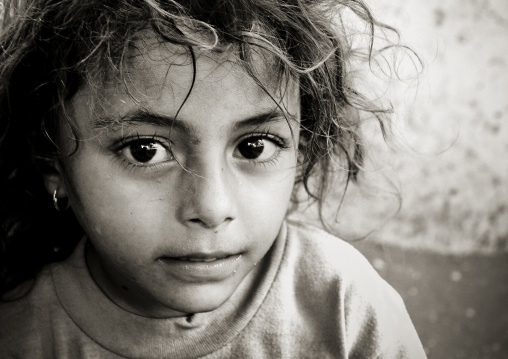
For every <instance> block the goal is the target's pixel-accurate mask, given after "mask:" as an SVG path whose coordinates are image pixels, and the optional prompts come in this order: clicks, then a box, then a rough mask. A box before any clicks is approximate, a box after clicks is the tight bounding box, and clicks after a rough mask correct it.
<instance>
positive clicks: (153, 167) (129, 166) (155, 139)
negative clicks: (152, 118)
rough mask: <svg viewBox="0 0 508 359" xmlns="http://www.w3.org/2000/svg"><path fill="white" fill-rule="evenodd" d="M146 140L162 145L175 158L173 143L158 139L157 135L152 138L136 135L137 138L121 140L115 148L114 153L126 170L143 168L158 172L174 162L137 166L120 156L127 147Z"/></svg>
mask: <svg viewBox="0 0 508 359" xmlns="http://www.w3.org/2000/svg"><path fill="white" fill-rule="evenodd" d="M144 140H148V141H152V142H154V143H158V144H160V145H161V146H162V147H164V148H165V149H166V150H167V151H168V152H169V153H170V154H171V156H172V157H173V158H174V157H175V156H174V155H173V151H172V150H171V143H170V142H169V141H168V140H161V139H158V137H157V136H156V135H155V134H154V135H152V136H141V135H139V133H136V135H135V136H132V137H127V138H125V137H123V138H121V139H120V140H119V141H118V143H117V144H116V145H115V146H114V147H113V152H114V153H115V155H116V156H117V157H118V159H120V160H121V162H122V165H123V166H124V167H125V169H138V168H143V169H150V170H153V171H155V172H156V171H158V170H159V169H161V168H162V167H164V166H165V165H167V164H168V163H169V162H172V161H164V162H160V163H153V164H137V163H132V162H130V161H129V160H127V159H126V158H124V157H123V156H122V155H120V154H119V153H120V151H122V150H123V149H124V148H126V147H127V146H130V145H133V144H135V143H136V142H139V141H144Z"/></svg>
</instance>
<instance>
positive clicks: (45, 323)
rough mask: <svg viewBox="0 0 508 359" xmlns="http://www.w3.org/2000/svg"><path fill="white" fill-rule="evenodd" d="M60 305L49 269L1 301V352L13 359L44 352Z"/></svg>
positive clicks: (43, 270)
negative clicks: (17, 356) (46, 338)
mask: <svg viewBox="0 0 508 359" xmlns="http://www.w3.org/2000/svg"><path fill="white" fill-rule="evenodd" d="M57 302H58V300H57V298H56V296H55V292H54V288H53V282H52V279H51V271H50V268H49V267H45V268H43V269H42V270H41V272H40V273H39V274H38V275H37V278H36V279H35V281H33V282H27V283H24V284H22V285H21V286H19V287H18V288H16V289H14V290H13V291H11V292H10V293H8V294H7V295H6V296H5V297H4V298H3V300H2V301H0V353H1V354H2V355H3V356H6V357H9V355H11V354H13V353H18V354H22V355H25V354H27V355H28V353H26V352H24V351H25V350H26V351H28V350H31V352H32V353H36V352H37V351H40V350H41V349H42V348H40V347H39V345H40V344H41V339H42V338H45V337H46V336H47V335H48V333H51V329H50V327H49V323H50V321H51V313H52V312H53V308H55V306H57Z"/></svg>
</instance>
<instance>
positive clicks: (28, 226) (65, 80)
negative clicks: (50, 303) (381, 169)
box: [0, 0, 396, 295]
mask: <svg viewBox="0 0 508 359" xmlns="http://www.w3.org/2000/svg"><path fill="white" fill-rule="evenodd" d="M346 13H347V14H349V15H352V16H353V17H355V18H356V19H357V20H359V21H362V22H363V23H364V24H365V25H366V29H367V30H366V31H365V32H364V33H363V35H364V36H366V38H367V39H368V41H367V47H366V49H365V51H363V50H359V49H355V48H354V47H353V44H352V41H351V40H350V39H349V37H348V36H347V25H346V24H347V23H348V22H347V19H346ZM0 16H1V17H0V20H3V21H2V22H3V28H2V29H1V30H0V31H1V33H0V48H1V51H0V181H1V186H0V246H1V247H0V263H1V265H0V295H1V294H3V293H5V292H7V291H8V290H10V289H12V288H14V287H15V286H16V285H17V284H19V283H21V282H22V281H25V280H27V279H30V278H33V277H34V276H35V274H36V273H37V272H38V270H39V269H40V268H41V267H42V266H43V265H45V264H47V263H50V262H53V261H58V260H62V259H64V258H66V257H67V256H68V255H69V253H70V252H71V251H72V249H73V248H74V246H75V244H76V243H77V242H78V240H79V238H80V236H81V234H82V230H81V228H80V226H79V224H78V223H77V221H76V219H75V218H74V215H73V214H72V211H67V212H56V211H54V210H53V208H52V204H51V201H50V199H49V196H48V194H47V192H46V190H45V188H44V185H43V180H42V178H43V177H42V176H43V174H45V173H50V172H51V171H53V169H52V166H51V165H50V164H51V163H52V161H54V160H55V159H58V158H59V157H60V156H61V155H62V154H61V153H60V152H59V149H58V146H57V145H56V144H55V141H54V140H53V139H54V138H55V135H56V131H57V128H58V124H59V123H60V121H70V120H69V119H68V118H67V116H65V103H66V101H68V100H69V99H70V98H72V97H73V96H74V95H75V94H76V92H77V91H78V90H79V89H80V88H82V86H84V85H88V86H91V87H92V88H99V87H100V85H101V84H102V83H103V82H104V81H106V80H107V79H108V78H109V77H110V76H112V75H113V76H120V78H121V77H122V76H123V69H124V68H126V66H127V65H128V64H127V61H128V57H129V56H128V55H129V52H130V51H132V48H133V47H135V46H136V45H135V44H136V41H138V40H139V36H140V35H139V34H140V33H141V32H142V31H146V30H151V31H153V32H154V33H155V34H156V35H157V36H158V37H159V40H160V41H166V42H170V43H173V44H178V45H182V46H185V47H188V48H193V47H197V48H200V49H202V50H208V51H227V50H228V49H232V48H234V49H235V54H236V55H237V57H238V61H239V63H240V64H241V65H242V66H243V67H244V69H245V70H246V71H247V72H248V73H249V74H250V76H252V77H253V78H254V79H255V80H256V81H258V83H259V84H260V86H262V84H261V83H260V82H259V80H258V79H257V77H256V73H255V71H254V67H253V65H252V63H253V61H252V60H253V57H252V52H253V51H256V49H260V48H261V49H263V51H268V52H269V53H270V54H271V56H273V58H275V59H276V64H275V65H274V66H273V69H270V70H271V71H273V73H274V76H277V77H276V78H277V79H279V81H282V80H283V79H284V78H287V76H290V77H292V78H295V79H298V82H299V86H300V103H301V139H300V143H299V151H300V153H301V154H302V158H303V159H302V160H301V163H300V171H299V174H298V176H297V178H296V183H295V185H296V186H297V187H302V186H303V187H304V188H305V190H306V191H307V193H308V194H309V196H310V197H311V198H312V199H314V200H315V201H317V202H318V204H319V205H320V206H321V205H322V203H323V201H324V199H325V198H324V197H325V194H326V192H327V189H328V184H329V183H330V176H331V175H332V174H333V172H334V169H333V167H334V166H335V164H336V163H341V164H342V165H343V167H344V171H343V173H344V175H345V179H346V182H345V183H348V181H349V180H356V178H357V175H358V172H359V170H360V168H361V166H362V162H363V158H364V148H363V146H362V142H361V133H360V128H359V127H360V122H361V119H362V116H363V115H365V114H367V115H373V116H374V118H376V119H377V120H378V122H379V124H380V126H381V129H382V131H383V133H384V129H385V126H386V125H387V124H388V119H389V117H388V115H389V113H390V109H389V108H388V109H385V108H381V107H380V106H378V105H377V104H376V103H374V102H371V101H369V100H368V99H367V97H366V96H365V95H362V93H361V92H360V91H357V90H355V88H354V86H353V81H352V80H353V74H352V72H351V70H350V65H351V64H352V63H353V62H354V61H364V62H365V61H367V62H370V61H371V59H372V57H373V56H374V55H375V51H374V49H373V43H374V39H375V36H377V32H376V31H377V29H378V28H381V29H382V30H383V31H384V30H388V31H393V32H394V33H395V34H396V31H395V30H394V29H392V28H391V27H389V26H387V25H384V24H382V23H379V22H377V21H376V20H375V19H374V18H373V16H372V14H371V12H370V10H369V9H368V7H367V6H366V5H365V4H364V3H363V2H362V1H361V0H216V1H210V0H115V1H100V0H10V1H5V2H4V8H3V10H2V13H1V14H0ZM383 31H382V32H383ZM76 136H79V133H76ZM320 208H321V207H320Z"/></svg>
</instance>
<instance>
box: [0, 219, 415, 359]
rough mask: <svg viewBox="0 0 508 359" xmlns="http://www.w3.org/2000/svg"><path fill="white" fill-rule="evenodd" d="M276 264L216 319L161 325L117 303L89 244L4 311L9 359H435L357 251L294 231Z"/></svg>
mask: <svg viewBox="0 0 508 359" xmlns="http://www.w3.org/2000/svg"><path fill="white" fill-rule="evenodd" d="M267 256H268V261H267V263H268V264H267V265H266V266H265V268H264V269H263V270H262V271H260V272H259V274H258V277H257V278H256V280H254V282H253V284H252V285H251V287H250V288H247V289H246V290H241V291H236V292H235V293H233V295H232V296H231V297H230V298H229V299H228V300H227V301H226V302H225V303H224V304H223V305H221V306H220V307H219V308H217V309H216V310H214V311H211V312H208V313H197V314H194V315H192V316H189V317H179V318H165V319H154V318H145V317H142V316H138V315H136V314H133V313H130V312H127V311H125V310H123V309H122V308H120V307H119V306H117V305H116V304H115V303H113V302H112V301H110V300H109V299H108V297H107V296H106V295H105V294H104V293H103V292H102V291H101V289H100V288H99V287H97V285H96V284H95V282H94V281H93V279H92V277H91V276H90V273H89V271H88V268H87V266H86V262H85V244H84V241H81V242H80V244H79V245H78V246H77V247H76V249H75V251H74V252H73V254H72V255H71V256H70V257H69V258H68V259H67V260H66V261H63V262H59V263H53V264H51V265H49V266H47V267H45V268H44V269H43V270H42V271H41V272H40V273H39V275H38V277H37V279H36V282H35V284H34V287H33V288H32V290H31V291H30V292H29V293H28V294H27V295H26V296H24V297H23V298H22V299H18V300H16V301H12V302H8V303H2V304H0V320H1V321H0V357H1V358H73V359H78V358H175V359H178V358H182V359H183V358H208V359H212V358H213V359H218V358H256V359H259V358H362V359H364V358H411V359H418V358H425V353H424V351H423V348H422V345H421V343H420V341H419V339H418V335H417V334H416V331H415V329H414V326H413V324H412V323H411V320H410V318H409V315H408V313H407V311H406V309H405V306H404V303H403V301H402V299H401V297H400V296H399V295H398V294H397V293H396V292H395V290H394V289H393V288H392V287H391V286H390V285H389V284H388V283H386V282H385V281H384V280H383V279H382V278H381V277H380V276H379V275H378V273H377V272H376V271H375V270H374V269H373V268H372V266H371V265H370V264H369V263H368V261H367V260H366V259H365V258H364V257H363V256H362V255H361V254H360V253H359V252H358V251H357V250H356V249H354V248H353V247H352V246H351V245H349V244H348V243H346V242H344V241H342V240H340V239H338V238H336V237H334V236H332V235H330V234H328V233H326V232H325V231H323V230H321V229H318V228H316V227H313V226H309V225H304V224H300V223H297V222H291V221H286V222H284V223H283V225H282V227H281V230H280V233H279V235H278V237H277V239H276V240H275V242H274V244H273V246H272V248H271V249H270V251H269V252H268V253H267Z"/></svg>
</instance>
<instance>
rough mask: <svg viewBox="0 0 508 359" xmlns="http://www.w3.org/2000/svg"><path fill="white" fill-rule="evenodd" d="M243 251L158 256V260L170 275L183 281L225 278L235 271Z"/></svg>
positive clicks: (219, 279) (205, 280)
mask: <svg viewBox="0 0 508 359" xmlns="http://www.w3.org/2000/svg"><path fill="white" fill-rule="evenodd" d="M242 256H243V253H236V254H226V253H211V254H202V253H199V254H198V253H195V254H188V255H186V256H182V257H180V256H179V257H169V256H168V257H160V258H159V262H160V263H162V264H164V265H163V268H164V269H165V270H167V271H168V274H169V275H171V276H172V277H177V278H179V279H180V280H182V281H185V282H208V281H221V280H225V279H227V278H229V277H231V276H233V275H235V273H236V272H237V270H238V268H239V267H240V264H241V262H242Z"/></svg>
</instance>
